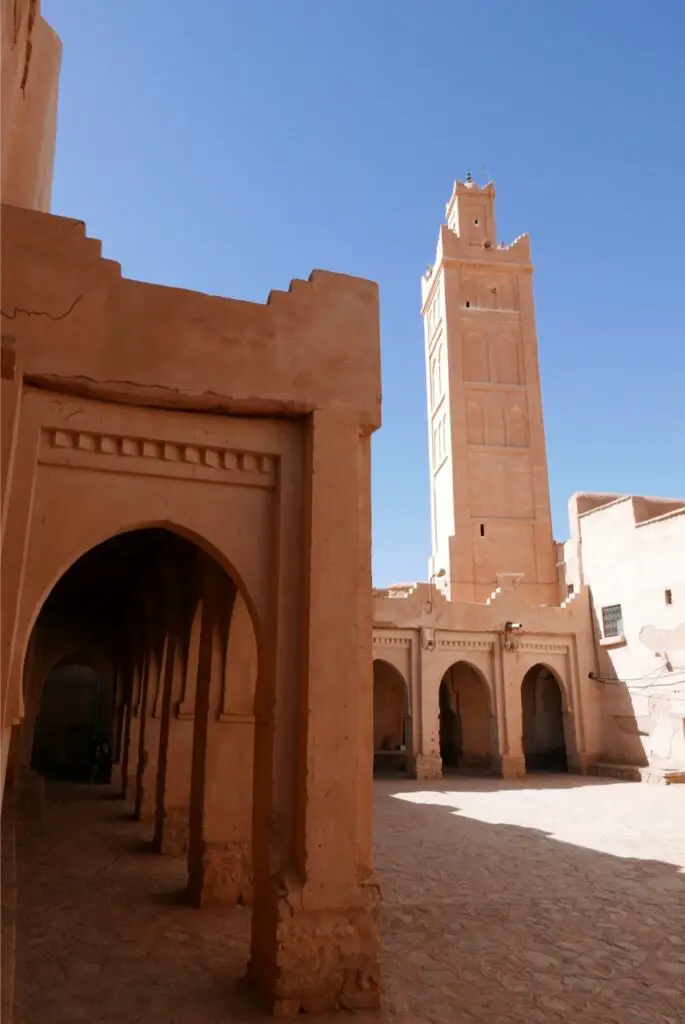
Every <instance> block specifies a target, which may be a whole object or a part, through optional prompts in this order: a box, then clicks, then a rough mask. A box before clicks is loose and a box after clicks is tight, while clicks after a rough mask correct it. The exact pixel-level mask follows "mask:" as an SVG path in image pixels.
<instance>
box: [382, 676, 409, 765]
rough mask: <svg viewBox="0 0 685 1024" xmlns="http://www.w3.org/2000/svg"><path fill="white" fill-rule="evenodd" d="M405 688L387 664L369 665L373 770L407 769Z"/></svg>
mask: <svg viewBox="0 0 685 1024" xmlns="http://www.w3.org/2000/svg"><path fill="white" fill-rule="evenodd" d="M408 704H409V701H408V694H407V685H406V683H405V681H404V679H403V677H402V676H401V674H400V672H399V671H398V669H396V668H395V667H394V665H391V664H390V663H389V662H387V661H383V660H382V659H377V660H375V661H374V663H373V770H374V774H379V773H383V772H393V773H394V772H398V771H399V772H405V771H406V770H407V767H408V765H407V746H408V743H407V736H408V733H410V731H411V723H410V720H409V706H408Z"/></svg>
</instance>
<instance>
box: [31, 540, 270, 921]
mask: <svg viewBox="0 0 685 1024" xmlns="http://www.w3.org/2000/svg"><path fill="white" fill-rule="evenodd" d="M65 629H66V630H68V629H71V630H72V631H74V632H80V633H82V634H85V635H88V636H91V637H93V638H94V641H95V642H97V644H98V647H99V648H100V649H101V650H106V651H108V652H110V655H111V660H112V675H111V679H110V680H107V681H106V682H105V681H103V678H102V676H101V675H97V674H96V673H95V672H94V671H93V670H92V669H91V668H89V667H85V666H74V665H73V664H72V663H70V664H67V665H63V666H60V668H59V669H58V672H57V673H50V675H49V676H48V679H47V680H46V681H45V683H44V684H43V679H41V678H40V672H41V661H42V659H41V651H44V650H50V649H54V647H55V645H56V643H57V642H58V637H59V633H60V631H62V630H65ZM238 633H239V634H240V635H237V634H238ZM56 638H57V639H56ZM72 660H73V659H72ZM256 672H257V641H256V632H255V626H254V621H253V619H252V616H251V613H250V610H249V608H248V606H247V604H246V601H245V599H244V598H243V596H242V594H241V593H240V592H239V590H238V586H237V584H236V583H235V582H234V581H233V579H232V577H231V576H229V574H228V573H227V572H226V571H225V570H224V569H223V568H222V567H221V566H220V565H219V564H218V562H217V561H215V559H214V558H212V557H211V556H209V555H208V554H207V553H206V552H204V551H203V550H201V549H200V548H199V547H198V546H197V545H196V544H194V543H193V542H192V541H190V540H188V539H186V538H185V537H182V536H180V535H178V534H176V533H174V532H173V531H171V530H169V529H166V528H161V527H150V528H144V529H137V530H131V531H129V532H126V533H123V534H120V535H118V536H116V537H113V538H111V539H109V540H107V541H105V542H103V543H101V544H99V545H97V546H96V547H94V548H93V549H91V550H90V551H88V552H87V553H86V554H84V555H83V556H82V557H80V558H79V559H78V560H77V561H76V562H75V563H74V564H73V565H72V566H71V567H70V568H69V569H68V570H67V571H66V572H65V574H64V575H63V576H62V578H61V579H60V580H59V581H58V582H57V583H56V585H55V586H54V587H53V589H52V591H51V592H50V594H49V596H48V598H47V600H46V601H45V602H44V604H43V607H42V609H41V611H40V614H39V616H38V619H37V621H36V624H35V626H34V629H33V633H32V637H31V641H30V643H29V648H28V657H27V662H26V669H25V673H24V686H25V690H26V692H27V693H37V694H38V701H37V702H36V703H37V704H38V706H40V708H41V712H40V714H39V716H38V719H37V726H36V734H35V740H34V756H33V763H34V764H35V766H36V768H38V769H39V767H40V766H41V765H42V766H45V765H46V762H49V763H48V767H50V765H51V764H54V763H56V764H57V767H58V771H57V772H56V773H55V772H54V771H53V772H52V774H61V776H62V777H69V778H71V779H72V780H74V779H78V780H79V781H94V780H95V778H97V781H101V782H102V781H106V780H105V779H103V778H102V777H101V771H99V770H98V769H99V768H100V767H101V760H98V743H99V744H100V746H101V744H102V741H103V740H104V741H106V743H107V745H108V746H109V748H110V751H111V747H112V744H113V743H115V742H116V740H118V739H119V738H121V739H122V746H123V750H122V751H121V754H122V758H123V762H124V765H125V770H124V776H125V778H124V785H125V794H124V795H126V796H127V797H128V798H129V799H130V800H131V801H132V802H133V805H134V808H135V816H136V817H137V818H139V819H141V820H144V821H149V822H150V823H151V825H154V841H155V845H156V847H157V848H158V849H159V850H160V851H163V852H175V853H180V852H184V853H186V852H187V854H188V873H189V883H188V884H189V890H190V891H191V893H192V895H193V897H194V898H195V899H197V901H198V902H206V900H207V899H208V898H209V896H210V889H211V895H212V896H213V897H214V898H216V899H225V900H232V901H234V902H240V901H243V902H247V901H249V900H250V899H251V893H252V863H251V848H252V787H253V758H254V716H253V710H254V709H253V701H254V691H255V684H256V678H255V677H256ZM55 678H56V682H55ZM114 678H116V681H117V690H118V691H119V692H118V693H117V703H118V704H121V705H123V708H124V715H123V718H124V721H123V728H119V727H117V729H116V730H114V729H113V710H114V703H115V702H114V694H113V686H112V680H113V679H114ZM41 686H42V694H41V692H40V691H41ZM56 687H57V690H58V692H57V698H56V699H57V703H58V704H59V705H60V707H61V710H60V711H59V712H56V711H55V698H54V696H53V693H54V691H55V688H56ZM236 720H237V724H236V725H235V726H234V725H233V723H234V721H236ZM117 725H119V723H117ZM115 734H116V735H115ZM113 753H114V755H115V759H118V755H119V753H120V752H119V751H118V750H115V751H114V752H113ZM48 754H49V755H50V757H52V761H50V760H49V757H48V756H47V755H48ZM208 764H211V768H210V769H208ZM60 765H64V766H65V768H66V770H61V771H60V768H59V766H60ZM208 770H211V771H212V772H213V773H216V774H219V775H220V776H221V777H222V778H224V777H231V779H232V785H231V786H230V787H226V786H212V785H206V782H207V772H208ZM45 774H50V772H47V773H45ZM169 830H171V831H172V832H173V839H174V842H171V843H170V842H168V841H167V842H165V833H168V832H169ZM152 831H153V830H152V828H151V830H150V839H151V840H152ZM236 839H237V840H238V842H236ZM231 844H232V848H233V849H236V850H237V851H238V852H237V853H236V858H237V861H238V863H236V864H235V865H231V864H230V853H227V851H226V847H227V846H229V845H231ZM216 860H221V863H222V864H223V865H224V866H226V865H227V864H228V869H227V870H226V873H225V876H224V875H220V874H218V873H217V872H216V871H214V870H213V863H214V861H216ZM226 879H227V880H228V883H227V884H230V887H231V891H230V892H226V891H225V888H222V886H223V882H224V881H225V880H226Z"/></svg>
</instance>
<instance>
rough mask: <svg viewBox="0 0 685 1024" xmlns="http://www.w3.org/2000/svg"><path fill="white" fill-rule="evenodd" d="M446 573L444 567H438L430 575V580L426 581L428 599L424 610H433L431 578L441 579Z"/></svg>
mask: <svg viewBox="0 0 685 1024" xmlns="http://www.w3.org/2000/svg"><path fill="white" fill-rule="evenodd" d="M446 575H447V570H446V569H438V571H437V572H434V573H433V575H432V576H431V578H430V580H429V581H428V600H427V601H426V611H427V612H432V611H433V580H441V579H442V578H443V576H446Z"/></svg>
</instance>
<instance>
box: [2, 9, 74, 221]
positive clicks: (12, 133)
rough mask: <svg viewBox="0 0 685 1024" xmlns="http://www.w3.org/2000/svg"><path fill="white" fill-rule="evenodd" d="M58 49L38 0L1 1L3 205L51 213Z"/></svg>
mask: <svg viewBox="0 0 685 1024" xmlns="http://www.w3.org/2000/svg"><path fill="white" fill-rule="evenodd" d="M61 58H62V44H61V43H60V41H59V39H58V37H57V35H56V34H55V32H54V31H53V30H52V29H51V28H50V26H49V25H48V23H47V22H46V21H45V20H44V18H42V17H41V15H40V5H39V3H38V0H2V57H1V60H2V98H1V104H2V188H1V192H2V201H3V202H4V203H12V204H13V205H14V206H25V207H28V208H30V209H34V210H49V209H50V197H51V192H52V169H53V162H54V156H55V140H56V132H57V91H58V85H59V71H60V63H61Z"/></svg>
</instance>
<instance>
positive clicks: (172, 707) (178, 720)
mask: <svg viewBox="0 0 685 1024" xmlns="http://www.w3.org/2000/svg"><path fill="white" fill-rule="evenodd" d="M186 590H189V591H190V597H189V599H186V601H185V602H183V601H182V602H181V603H180V605H179V606H178V607H177V608H176V609H175V613H174V624H173V627H172V649H171V653H170V657H169V659H168V662H167V666H168V667H167V679H166V680H165V685H164V701H163V705H162V723H161V734H160V757H159V770H158V773H157V795H156V808H155V838H154V847H155V849H156V850H157V851H158V852H159V853H165V854H170V855H171V856H180V855H181V854H184V853H187V852H188V830H189V813H190V784H191V773H192V765H193V729H194V723H195V693H196V686H197V673H198V667H199V655H200V633H201V627H202V617H203V601H202V597H201V596H200V595H199V593H198V582H197V580H196V579H192V580H190V581H187V587H186Z"/></svg>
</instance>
